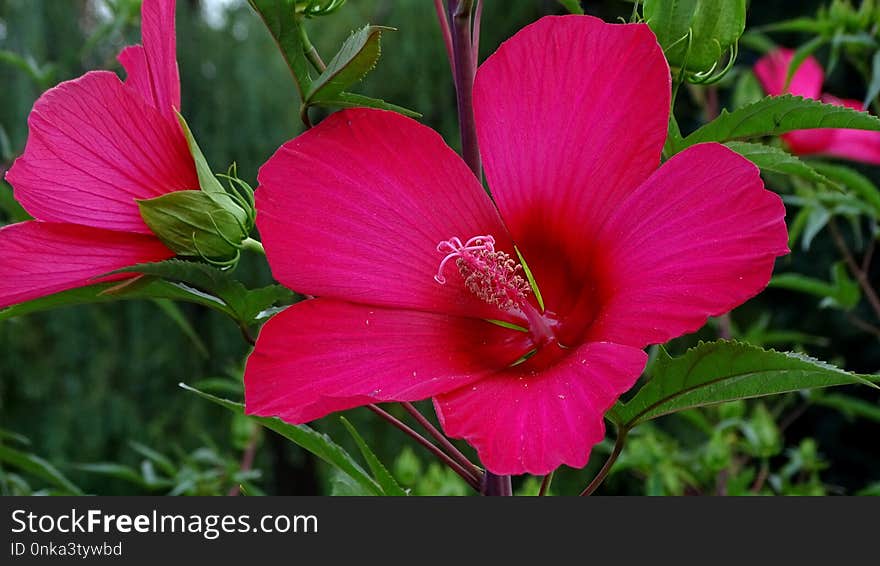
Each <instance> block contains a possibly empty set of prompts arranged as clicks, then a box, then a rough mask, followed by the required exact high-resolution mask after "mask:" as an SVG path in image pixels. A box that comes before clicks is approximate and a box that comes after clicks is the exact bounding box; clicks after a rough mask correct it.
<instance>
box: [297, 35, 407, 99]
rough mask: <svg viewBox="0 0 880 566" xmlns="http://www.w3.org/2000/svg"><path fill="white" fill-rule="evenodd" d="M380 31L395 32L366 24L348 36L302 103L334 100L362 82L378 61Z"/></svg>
mask: <svg viewBox="0 0 880 566" xmlns="http://www.w3.org/2000/svg"><path fill="white" fill-rule="evenodd" d="M383 31H394V28H389V27H383V26H371V25H367V26H364V27H362V28H361V29H359V30H357V31H356V32H354V33H353V34H351V36H349V38H348V39H347V40H346V41H345V43H343V44H342V47H341V48H340V49H339V51H338V52H337V53H336V55H335V56H334V57H333V59H331V60H330V63H329V64H328V65H327V68H326V69H325V70H324V72H322V73H321V75H320V76H319V77H318V78H317V79H315V80H314V82H312V85H311V87H310V88H309V90H308V92H307V93H306V98H305V100H304V104H306V105H312V104H314V103H316V102H326V101H328V100H336V99H338V98H339V95H340V94H341V93H342V92H344V91H345V90H347V89H348V88H349V87H351V86H353V85H354V84H355V83H357V82H359V81H360V80H361V79H363V78H364V77H365V76H366V75H367V73H369V72H370V71H371V70H372V69H373V67H375V66H376V62H378V61H379V55H380V54H381V52H382V49H381V46H380V43H379V41H380V38H381V36H382V32H383Z"/></svg>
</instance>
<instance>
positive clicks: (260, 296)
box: [113, 259, 294, 324]
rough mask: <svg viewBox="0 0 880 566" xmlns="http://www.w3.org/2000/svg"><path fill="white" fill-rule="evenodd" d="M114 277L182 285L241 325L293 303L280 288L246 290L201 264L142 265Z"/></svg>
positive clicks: (171, 261) (226, 274) (289, 293)
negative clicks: (205, 296) (137, 276)
mask: <svg viewBox="0 0 880 566" xmlns="http://www.w3.org/2000/svg"><path fill="white" fill-rule="evenodd" d="M113 273H141V274H144V275H152V276H155V277H161V278H163V279H166V280H168V281H172V282H175V283H178V284H180V285H184V286H185V288H188V289H189V290H191V291H192V290H196V291H201V292H202V293H207V294H208V297H214V298H215V299H216V301H217V302H219V303H220V304H221V305H224V306H225V307H226V310H227V311H228V314H230V316H232V317H233V318H234V319H235V320H237V321H238V322H240V323H243V324H252V323H254V322H255V321H256V320H257V318H258V317H259V316H260V314H261V313H262V312H263V311H265V310H267V309H269V308H271V307H272V306H273V305H275V304H278V303H286V304H289V303H291V302H292V301H293V299H294V295H293V292H292V291H290V290H288V289H286V288H284V287H282V286H280V285H270V286H268V287H262V288H260V289H254V290H249V289H247V287H245V286H244V285H243V284H242V283H241V282H240V281H238V280H237V279H235V278H233V277H232V275H231V274H230V273H229V271H228V270H227V271H221V270H219V269H217V268H215V267H212V266H210V265H207V264H204V263H196V262H192V261H184V260H179V259H169V260H166V261H160V262H157V263H142V264H139V265H135V266H132V267H127V268H124V269H120V270H118V271H114V272H113Z"/></svg>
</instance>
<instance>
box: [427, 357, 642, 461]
mask: <svg viewBox="0 0 880 566" xmlns="http://www.w3.org/2000/svg"><path fill="white" fill-rule="evenodd" d="M646 361H647V355H646V354H645V353H644V352H643V351H641V350H637V349H635V348H630V347H628V346H621V345H618V344H610V343H603V342H594V343H587V344H584V345H583V346H581V347H580V348H578V349H577V350H576V351H575V352H573V353H572V354H571V355H569V356H567V357H566V358H565V359H563V360H562V361H561V362H560V363H558V364H557V365H555V366H553V367H551V368H549V369H547V370H545V371H543V372H541V373H538V374H536V375H523V374H519V373H517V372H516V371H515V369H511V370H508V371H507V372H505V373H503V374H497V375H495V376H492V377H490V378H487V379H484V380H481V381H479V382H477V383H474V384H472V385H470V386H465V387H462V388H460V389H457V390H455V391H453V392H451V393H447V394H443V395H440V396H438V397H437V399H436V400H435V403H434V405H435V408H436V409H437V415H438V417H439V418H440V422H441V424H442V425H443V430H444V431H446V433H447V434H448V435H450V436H453V437H456V438H463V439H465V440H467V442H468V443H470V444H471V445H472V446H473V447H474V448H476V450H477V453H478V454H479V456H480V461H482V463H483V464H484V465H485V466H486V468H487V469H488V470H490V471H492V472H494V473H496V474H525V473H528V474H535V475H543V474H547V473H550V472H551V471H553V470H555V469H556V468H558V467H559V466H560V465H562V464H566V465H568V466H571V467H573V468H582V467H584V466H585V465H586V464H587V461H588V460H589V458H590V450H591V448H592V447H593V445H595V444H596V443H598V442H601V440H602V439H603V438H604V437H605V424H604V422H603V415H604V414H605V412H606V411H607V410H608V409H609V408H610V407H611V405H613V404H614V402H615V401H616V400H617V398H618V397H620V395H621V394H622V393H623V392H625V391H626V390H628V389H629V388H630V387H632V386H633V384H634V383H635V382H636V380H637V379H638V378H639V375H641V373H642V370H643V369H644V367H645V362H646Z"/></svg>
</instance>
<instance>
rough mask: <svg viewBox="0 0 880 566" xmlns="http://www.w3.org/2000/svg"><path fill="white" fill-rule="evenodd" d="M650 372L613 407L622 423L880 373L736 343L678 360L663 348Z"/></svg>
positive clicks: (867, 379)
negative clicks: (854, 370)
mask: <svg viewBox="0 0 880 566" xmlns="http://www.w3.org/2000/svg"><path fill="white" fill-rule="evenodd" d="M651 373H652V375H651V379H650V381H648V383H647V384H645V386H644V387H642V388H641V390H639V392H638V393H637V394H636V395H635V397H633V398H632V399H631V400H630V401H629V402H628V403H626V404H623V405H618V406H617V407H616V408H615V411H614V418H615V422H617V423H618V424H620V426H622V427H624V428H632V427H633V426H635V425H637V424H639V423H643V422H645V421H648V420H651V419H654V418H657V417H660V416H663V415H668V414H670V413H675V412H678V411H684V410H686V409H693V408H694V407H703V406H706V405H715V404H718V403H723V402H726V401H733V400H735V399H748V398H752V397H763V396H766V395H776V394H779V393H786V392H789V391H798V390H801V389H814V388H819V387H830V386H835V385H852V384H857V383H869V384H873V383H875V382H880V375H857V374H853V373H850V372H847V371H844V370H842V369H840V368H837V367H834V366H832V365H830V364H827V363H824V362H821V361H819V360H816V359H813V358H810V357H808V356H804V355H801V354H795V353H790V352H776V351H773V350H762V349H761V348H758V347H757V346H752V345H749V344H744V343H740V342H734V341H718V342H709V343H701V344H700V345H699V346H697V347H695V348H692V349H690V350H688V351H687V352H686V353H685V354H684V355H682V356H680V357H678V358H672V357H670V356H669V354H668V353H666V351H665V350H664V349H662V348H661V349H660V352H659V356H658V358H657V361H656V362H655V364H654V367H653V370H652V372H651Z"/></svg>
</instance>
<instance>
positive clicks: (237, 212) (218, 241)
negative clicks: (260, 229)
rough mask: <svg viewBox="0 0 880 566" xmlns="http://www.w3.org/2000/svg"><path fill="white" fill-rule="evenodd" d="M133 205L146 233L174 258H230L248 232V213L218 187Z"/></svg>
mask: <svg viewBox="0 0 880 566" xmlns="http://www.w3.org/2000/svg"><path fill="white" fill-rule="evenodd" d="M215 181H216V179H215ZM218 185H219V183H218ZM137 203H138V207H139V208H140V212H141V217H142V218H143V219H144V222H145V223H146V224H147V226H149V227H150V230H152V231H153V233H154V234H156V236H158V237H159V239H160V240H162V242H163V243H164V244H165V245H167V246H168V247H169V248H171V249H172V250H173V251H174V252H175V253H176V254H177V255H182V256H190V257H208V258H217V259H225V258H230V257H233V256H235V255H236V254H237V252H238V246H239V245H240V244H241V242H242V241H243V240H244V239H245V238H247V237H248V233H249V231H250V228H251V227H250V226H249V224H250V218H249V217H248V213H247V212H246V211H245V210H244V209H243V208H241V206H239V204H238V203H237V202H236V201H235V200H234V199H233V198H232V197H231V196H230V195H228V194H227V193H225V192H223V188H222V187H220V192H215V193H210V192H206V191H174V192H171V193H167V194H164V195H162V196H159V197H155V198H151V199H147V200H139V201H137Z"/></svg>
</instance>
